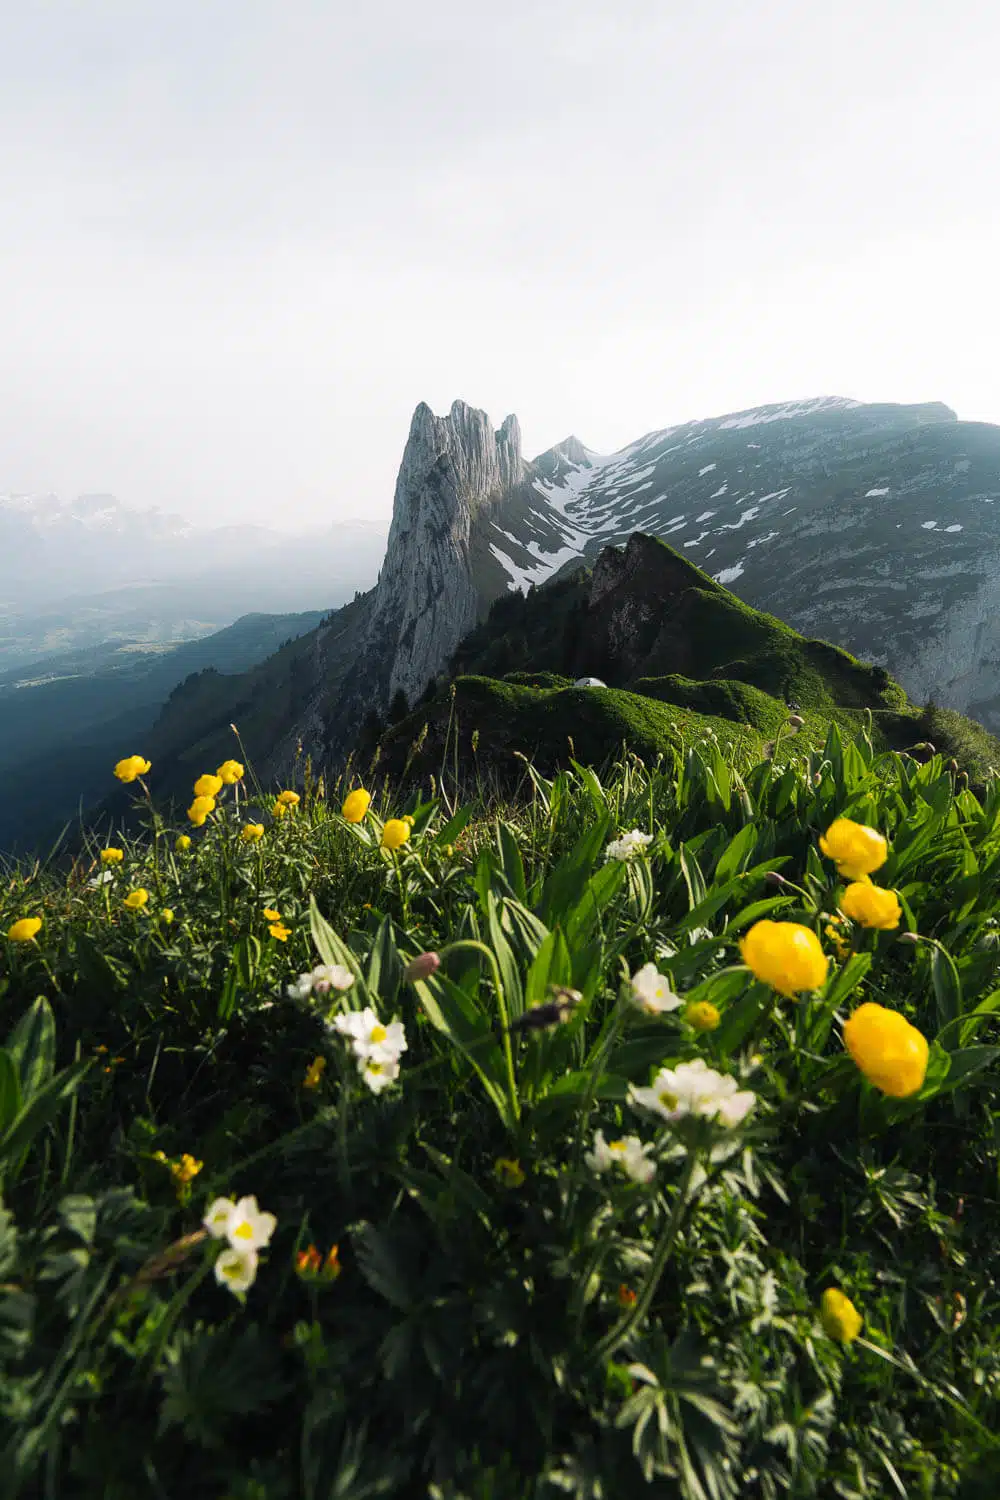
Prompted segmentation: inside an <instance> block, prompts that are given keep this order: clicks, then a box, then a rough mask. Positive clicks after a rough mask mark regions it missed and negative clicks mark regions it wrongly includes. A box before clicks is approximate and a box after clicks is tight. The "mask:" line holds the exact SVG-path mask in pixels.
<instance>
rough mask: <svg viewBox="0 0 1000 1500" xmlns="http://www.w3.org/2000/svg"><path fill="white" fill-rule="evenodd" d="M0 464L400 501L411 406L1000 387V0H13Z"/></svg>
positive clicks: (342, 512)
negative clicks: (806, 2)
mask: <svg viewBox="0 0 1000 1500" xmlns="http://www.w3.org/2000/svg"><path fill="white" fill-rule="evenodd" d="M0 20H2V28H0V29H2V45H0V129H2V133H3V139H4V141H5V143H6V144H7V149H5V150H4V152H3V153H2V154H0V203H2V204H3V217H4V233H3V234H2V236H0V490H5V489H14V490H28V491H31V490H55V491H58V492H60V493H65V494H72V493H76V492H78V491H86V490H110V491H112V492H113V493H115V494H116V495H117V496H118V497H119V498H120V499H122V500H125V501H127V502H129V503H131V504H135V505H161V506H164V507H166V508H168V509H173V510H178V511H180V512H181V513H183V514H187V515H191V516H197V517H202V518H207V517H209V516H212V517H214V518H215V519H217V520H220V521H233V520H238V519H241V518H245V519H249V520H254V521H261V522H267V521H269V520H270V521H272V522H274V523H276V524H280V525H285V526H291V525H299V526H303V527H304V526H307V525H310V524H317V523H324V522H327V521H329V520H332V519H335V518H336V517H338V516H343V517H349V516H365V517H384V518H386V519H387V518H388V515H389V512H390V508H391V503H392V488H393V483H394V479H395V473H396V468H397V466H398V462H399V457H400V453H401V449H402V444H403V441H404V439H405V436H406V430H407V427H408V423H409V418H410V414H411V412H412V409H413V407H414V406H415V405H416V403H417V402H418V401H420V400H427V401H428V402H429V403H430V404H431V406H432V407H434V409H435V410H438V411H440V410H443V409H445V408H446V407H447V406H448V405H450V403H451V401H452V400H453V399H454V398H455V397H456V396H461V397H462V398H463V399H465V400H468V401H470V402H472V403H474V404H475V405H477V406H483V407H485V408H486V409H487V410H488V411H489V413H490V415H491V416H492V417H493V419H494V421H495V422H497V423H499V421H500V420H501V419H502V417H503V416H504V415H505V414H506V413H507V412H509V411H516V412H517V414H518V416H519V418H520V420H521V425H522V428H523V431H524V436H525V445H526V449H527V451H528V452H529V454H530V453H535V452H538V451H540V450H541V449H543V448H545V447H548V446H549V445H550V444H552V443H554V442H556V441H558V440H559V439H561V438H563V437H565V436H566V435H567V434H568V433H569V432H571V431H573V432H576V433H577V434H578V435H579V436H580V437H581V438H583V440H584V441H585V442H586V443H588V444H589V445H590V446H591V447H594V448H598V449H602V450H610V449H613V448H615V447H618V446H620V445H621V444H622V443H625V442H627V441H629V440H631V439H632V438H634V437H636V436H637V435H638V434H639V433H641V432H643V431H646V430H648V429H650V428H653V427H659V426H666V425H668V424H669V423H672V422H679V421H683V420H686V419H689V418H691V417H697V416H707V415H711V414H713V413H718V412H722V411H726V410H734V409H737V408H739V407H745V406H752V405H754V404H759V403H762V402H765V401H772V400H773V401H777V400H784V399H787V398H791V397H798V396H812V395H820V394H827V393H830V394H842V395H849V396H854V397H857V398H859V399H863V400H901V401H918V400H932V399H937V400H944V401H947V402H948V403H949V404H950V405H952V406H953V407H955V408H956V410H957V411H958V412H959V414H960V415H961V416H963V417H970V418H979V419H983V420H987V421H1000V373H998V364H997V359H996V353H995V351H996V348H997V343H998V335H1000V299H998V297H997V293H996V276H997V271H996V267H997V265H998V264H1000V206H998V201H997V197H996V194H995V191H994V185H995V172H996V167H995V164H996V160H997V153H998V147H1000V139H998V137H1000V112H998V110H997V108H996V102H995V100H996V91H995V77H994V75H995V58H996V55H997V44H998V42H1000V18H998V15H997V13H996V12H994V11H992V9H991V8H989V7H986V6H984V5H982V4H980V3H966V0H957V3H954V4H952V5H950V6H947V7H946V6H943V5H941V4H940V0H869V3H861V0H842V3H841V4H840V5H839V6H837V7H833V6H829V7H827V6H822V7H821V6H815V7H807V6H802V5H800V4H794V5H793V4H790V3H785V0H771V3H766V4H764V5H763V6H758V7H750V6H747V5H746V4H745V3H740V4H737V3H734V0H706V3H703V4H701V5H700V6H698V7H694V6H691V5H690V4H687V3H685V4H684V5H681V4H677V3H675V0H645V3H638V0H632V3H627V0H572V3H570V0H509V3H508V4H506V5H505V6H502V7H501V6H496V5H493V4H490V5H486V4H485V3H482V0H462V3H458V0H430V3H429V4H428V5H426V6H424V7H416V6H413V5H412V4H404V3H402V0H365V4H364V5H361V6H358V5H355V4H347V3H342V0H310V3H307V0H267V3H260V0H258V3H254V0H226V3H222V0H199V3H197V4H194V3H191V0H175V3H173V4H171V5H169V6H164V5H162V4H161V3H159V0H157V3H151V0H88V3H87V4H85V5H76V4H72V3H70V0H62V3H59V0H54V3H51V4H47V5H41V4H39V5H38V6H30V7H29V6H25V5H18V4H16V3H15V0H0Z"/></svg>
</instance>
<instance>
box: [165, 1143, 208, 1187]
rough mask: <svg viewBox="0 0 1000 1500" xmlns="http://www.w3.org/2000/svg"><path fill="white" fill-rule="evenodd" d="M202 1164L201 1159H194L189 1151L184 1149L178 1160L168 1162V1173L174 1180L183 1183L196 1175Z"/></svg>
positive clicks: (190, 1180)
mask: <svg viewBox="0 0 1000 1500" xmlns="http://www.w3.org/2000/svg"><path fill="white" fill-rule="evenodd" d="M204 1165H205V1163H204V1162H203V1161H196V1160H195V1158H194V1157H193V1156H191V1155H190V1153H189V1152H187V1151H185V1152H184V1154H183V1156H182V1157H181V1159H180V1161H174V1162H171V1163H170V1175H171V1176H172V1177H173V1179H174V1181H175V1182H178V1183H181V1184H182V1185H185V1184H187V1183H189V1182H192V1181H193V1180H194V1178H196V1177H197V1175H198V1173H199V1172H200V1171H201V1169H202V1167H203V1166H204Z"/></svg>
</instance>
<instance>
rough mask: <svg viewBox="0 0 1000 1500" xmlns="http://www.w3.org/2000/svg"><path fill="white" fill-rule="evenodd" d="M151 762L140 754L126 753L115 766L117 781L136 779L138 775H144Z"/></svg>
mask: <svg viewBox="0 0 1000 1500" xmlns="http://www.w3.org/2000/svg"><path fill="white" fill-rule="evenodd" d="M151 764H152V762H151V761H148V760H144V759H143V758H142V756H141V755H128V756H126V757H125V759H124V760H120V761H119V762H118V764H117V765H116V766H115V775H116V776H117V777H118V780H119V781H137V780H138V778H139V777H140V776H145V774H146V772H147V771H148V770H149V768H150V766H151Z"/></svg>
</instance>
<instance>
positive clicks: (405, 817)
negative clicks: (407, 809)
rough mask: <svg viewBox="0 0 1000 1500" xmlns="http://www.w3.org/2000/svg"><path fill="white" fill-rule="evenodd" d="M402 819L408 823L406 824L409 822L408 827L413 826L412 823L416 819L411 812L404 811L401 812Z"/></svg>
mask: <svg viewBox="0 0 1000 1500" xmlns="http://www.w3.org/2000/svg"><path fill="white" fill-rule="evenodd" d="M402 821H403V822H404V823H408V824H409V825H410V827H411V828H412V827H413V825H414V823H415V822H416V821H417V820H416V818H415V817H414V816H413V814H412V813H404V814H403V819H402Z"/></svg>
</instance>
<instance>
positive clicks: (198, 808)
mask: <svg viewBox="0 0 1000 1500" xmlns="http://www.w3.org/2000/svg"><path fill="white" fill-rule="evenodd" d="M202 779H204V778H202ZM214 811H215V798H214V797H196V798H195V799H194V801H193V802H192V803H191V806H190V807H189V808H188V817H189V818H190V819H191V822H192V823H193V824H194V826H195V827H196V828H200V827H201V825H202V824H203V823H204V821H205V819H206V818H207V817H208V815H209V813H210V812H214Z"/></svg>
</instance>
